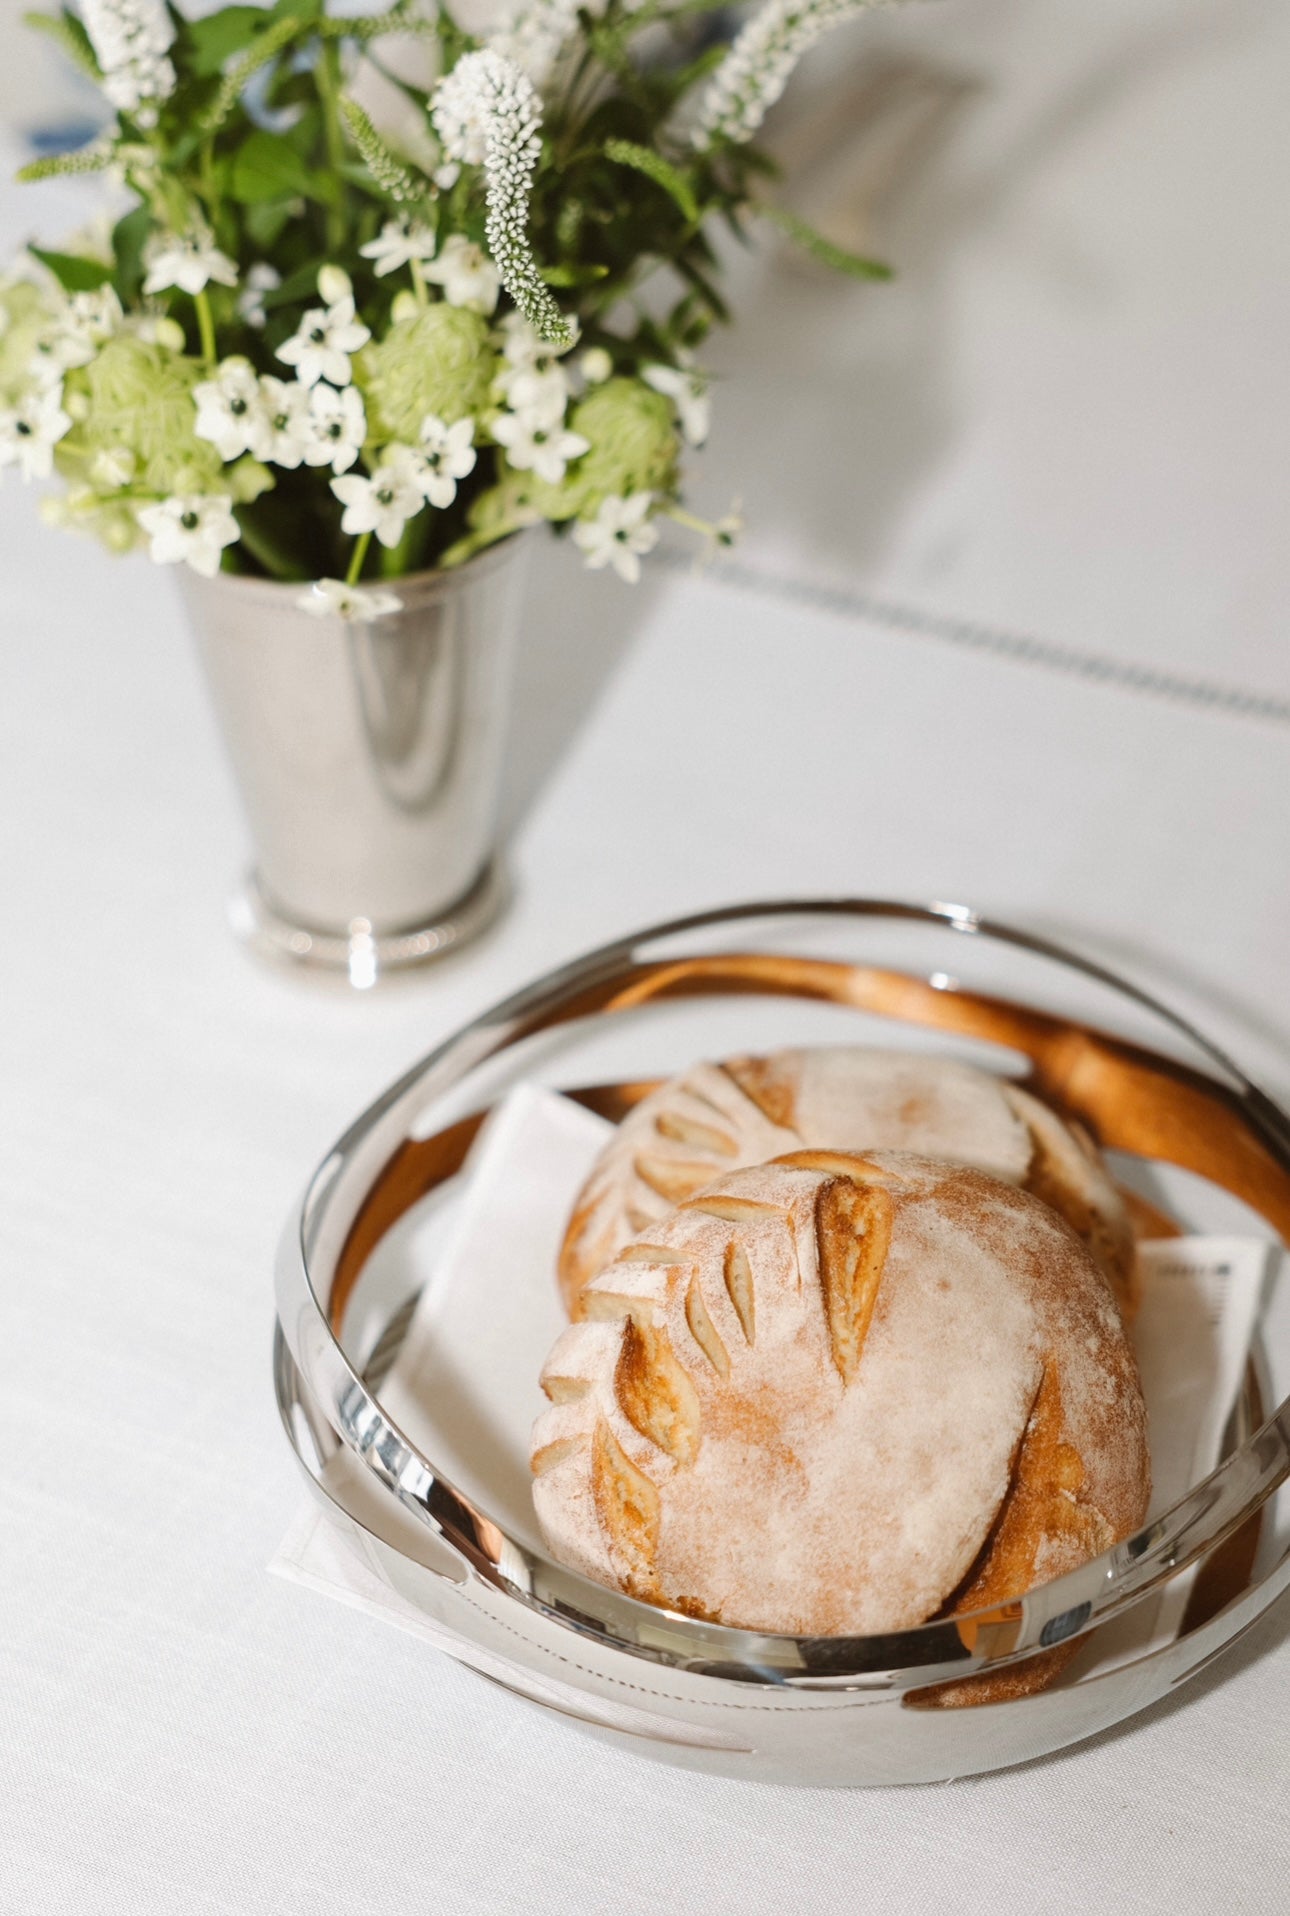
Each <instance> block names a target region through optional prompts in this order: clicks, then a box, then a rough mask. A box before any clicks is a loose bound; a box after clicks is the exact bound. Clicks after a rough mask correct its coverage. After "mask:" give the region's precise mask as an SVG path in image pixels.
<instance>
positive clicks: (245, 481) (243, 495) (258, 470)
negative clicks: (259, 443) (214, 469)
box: [224, 452, 277, 506]
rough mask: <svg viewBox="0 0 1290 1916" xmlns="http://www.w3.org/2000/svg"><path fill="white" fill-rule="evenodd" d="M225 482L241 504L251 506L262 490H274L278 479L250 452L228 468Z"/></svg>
mask: <svg viewBox="0 0 1290 1916" xmlns="http://www.w3.org/2000/svg"><path fill="white" fill-rule="evenodd" d="M224 483H225V484H226V485H227V487H228V489H229V492H230V493H231V494H232V496H233V498H234V499H235V500H236V502H237V504H238V505H239V506H249V505H250V503H251V501H252V499H258V498H259V496H260V494H261V493H262V492H272V491H273V488H274V486H275V485H276V484H277V481H276V479H275V478H274V476H273V474H272V473H271V472H270V471H269V468H268V467H267V466H262V465H261V464H260V462H259V460H258V459H252V457H251V455H250V453H249V452H248V453H247V454H245V456H244V457H243V458H241V459H239V460H238V462H237V464H236V465H234V466H229V467H228V468H227V470H226V471H225V474H224Z"/></svg>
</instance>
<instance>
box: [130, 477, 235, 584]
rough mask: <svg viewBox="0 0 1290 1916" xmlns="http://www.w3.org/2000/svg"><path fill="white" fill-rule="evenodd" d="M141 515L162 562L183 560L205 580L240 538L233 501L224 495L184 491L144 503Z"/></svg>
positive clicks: (153, 549) (154, 552)
mask: <svg viewBox="0 0 1290 1916" xmlns="http://www.w3.org/2000/svg"><path fill="white" fill-rule="evenodd" d="M137 516H138V520H139V524H140V525H141V526H142V527H143V529H144V531H145V532H146V533H147V534H148V537H149V540H150V541H151V544H150V545H149V548H148V549H149V552H150V554H151V557H152V558H153V559H154V560H155V562H156V563H157V564H158V565H178V564H180V563H181V562H182V563H183V564H185V565H190V566H191V567H192V569H193V571H194V572H200V573H201V575H202V577H203V578H204V579H213V578H214V576H215V574H216V573H217V572H218V571H219V565H220V554H221V553H222V551H223V550H224V547H225V546H231V545H233V544H234V543H235V542H236V540H237V538H238V525H237V520H236V519H235V518H234V517H233V502H232V500H231V499H228V498H226V497H225V496H224V495H223V494H212V495H211V496H209V497H208V496H206V495H204V494H202V493H180V494H178V495H177V496H176V497H174V498H172V499H163V500H161V502H160V503H159V504H158V505H155V506H140V507H139V508H138V515H137Z"/></svg>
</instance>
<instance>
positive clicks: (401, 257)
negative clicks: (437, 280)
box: [358, 218, 435, 279]
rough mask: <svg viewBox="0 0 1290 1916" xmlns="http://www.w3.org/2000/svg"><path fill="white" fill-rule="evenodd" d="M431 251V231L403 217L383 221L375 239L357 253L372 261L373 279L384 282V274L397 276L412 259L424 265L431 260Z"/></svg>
mask: <svg viewBox="0 0 1290 1916" xmlns="http://www.w3.org/2000/svg"><path fill="white" fill-rule="evenodd" d="M434 249H435V237H434V234H433V233H432V232H431V231H430V228H429V227H428V226H426V225H424V224H423V223H422V222H421V221H420V220H410V219H407V218H403V219H397V220H386V222H385V224H384V226H383V227H382V228H381V230H380V232H379V233H378V235H377V237H376V238H375V239H374V240H369V241H368V242H367V245H366V246H360V247H359V249H358V250H359V252H360V253H361V254H362V256H363V258H364V259H370V260H371V262H372V271H373V272H374V273H375V274H376V277H377V278H378V279H384V278H385V276H386V274H387V273H397V272H398V271H399V269H400V267H403V266H410V265H411V264H412V262H413V260H417V261H418V262H419V263H424V262H425V261H426V260H431V259H433V258H434Z"/></svg>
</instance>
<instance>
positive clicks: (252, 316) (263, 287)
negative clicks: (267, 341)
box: [237, 259, 282, 333]
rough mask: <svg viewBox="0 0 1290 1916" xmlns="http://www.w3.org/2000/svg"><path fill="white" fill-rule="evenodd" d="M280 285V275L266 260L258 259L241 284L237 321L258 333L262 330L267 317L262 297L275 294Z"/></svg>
mask: <svg viewBox="0 0 1290 1916" xmlns="http://www.w3.org/2000/svg"><path fill="white" fill-rule="evenodd" d="M281 284H282V275H281V273H280V272H279V271H278V269H277V267H276V266H270V264H269V262H268V260H267V259H258V260H257V261H256V262H255V265H254V266H252V267H250V268H248V270H247V275H246V278H245V279H244V280H243V282H242V291H241V292H240V293H239V295H238V301H237V311H238V317H239V319H241V320H243V321H244V322H245V324H246V325H248V326H250V327H252V328H254V330H255V331H256V332H257V333H259V332H263V330H264V322H265V319H266V317H267V315H266V313H265V310H264V295H265V294H266V293H272V292H276V290H277V288H278V287H279V286H281Z"/></svg>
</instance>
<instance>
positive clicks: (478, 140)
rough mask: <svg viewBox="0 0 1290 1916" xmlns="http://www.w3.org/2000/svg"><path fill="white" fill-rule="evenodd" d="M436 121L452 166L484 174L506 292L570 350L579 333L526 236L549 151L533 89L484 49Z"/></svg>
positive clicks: (437, 105)
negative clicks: (537, 174)
mask: <svg viewBox="0 0 1290 1916" xmlns="http://www.w3.org/2000/svg"><path fill="white" fill-rule="evenodd" d="M430 114H431V118H432V119H433V121H434V126H435V131H436V133H437V134H438V135H439V139H440V141H441V142H442V145H443V150H444V153H445V154H446V156H447V157H448V159H449V160H453V161H457V162H459V163H460V164H462V165H465V166H482V167H483V169H484V184H485V192H486V197H487V215H486V218H485V222H484V238H485V240H486V241H487V243H488V250H489V252H490V253H491V254H492V257H493V261H494V263H495V265H496V267H497V271H498V273H499V275H500V277H501V282H502V285H503V286H504V287H505V288H506V290H507V292H508V293H509V294H510V296H511V298H512V299H513V300H514V301H515V304H516V306H517V307H518V308H519V310H520V312H521V313H523V314H524V316H525V318H526V319H527V320H529V322H530V323H531V324H532V325H533V326H534V327H535V328H536V330H537V331H538V333H540V334H541V336H542V338H543V339H545V340H548V341H550V342H551V343H552V344H556V345H561V346H565V345H568V344H569V343H570V341H571V339H572V330H571V328H570V326H569V322H568V321H567V320H566V319H565V317H564V315H563V314H562V313H561V311H560V309H559V307H558V306H557V305H556V303H555V301H554V300H553V299H552V297H551V294H550V291H549V290H548V288H547V286H546V283H545V281H544V280H543V278H542V275H541V274H540V273H539V271H538V268H537V262H536V260H535V259H534V258H533V253H532V249H531V248H530V246H529V241H528V233H527V230H526V219H527V214H528V204H529V196H530V194H531V193H532V190H533V173H534V170H535V168H536V166H537V163H538V159H539V157H540V155H541V151H542V142H541V140H540V139H539V137H538V130H539V128H540V127H541V125H542V108H541V102H540V101H539V99H538V96H537V92H536V90H535V88H534V86H533V82H532V81H531V80H530V79H529V77H528V75H527V74H526V73H523V72H521V70H520V68H519V67H517V66H516V65H515V63H514V61H512V60H505V59H503V58H502V56H501V54H500V53H494V52H493V51H492V50H491V49H490V48H488V47H485V48H483V49H482V50H481V51H480V52H478V53H467V54H466V55H464V57H463V58H462V59H460V60H458V62H457V64H456V66H455V67H454V68H453V69H452V72H451V73H448V74H445V76H444V78H443V79H442V80H440V82H439V84H438V86H437V87H436V88H435V91H434V94H433V96H432V98H431V102H430Z"/></svg>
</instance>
